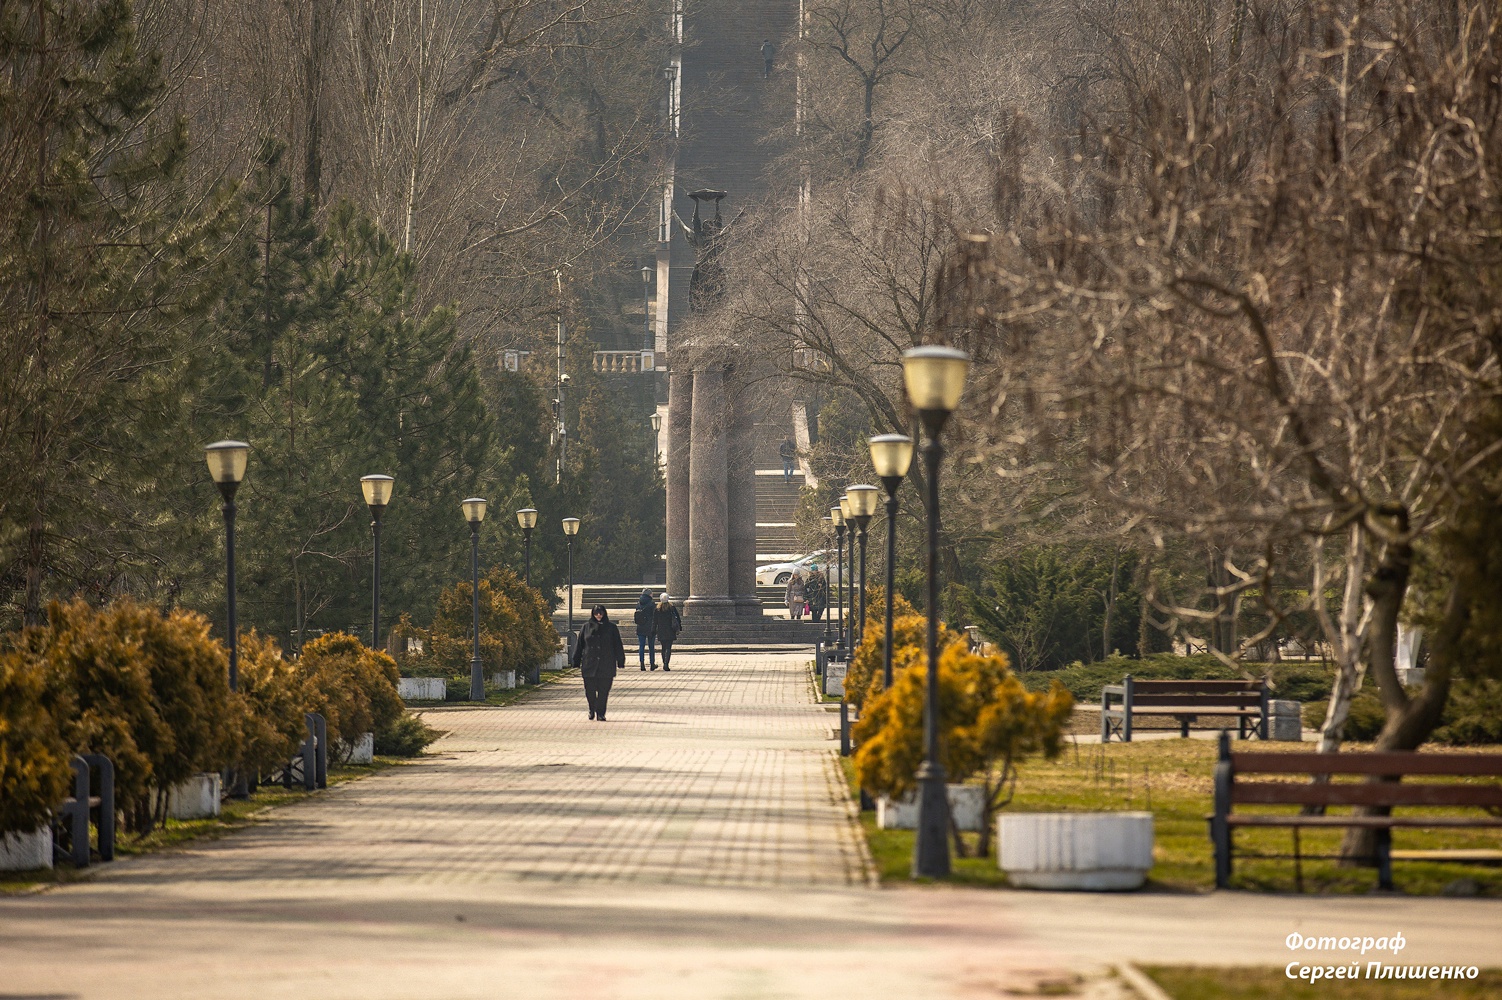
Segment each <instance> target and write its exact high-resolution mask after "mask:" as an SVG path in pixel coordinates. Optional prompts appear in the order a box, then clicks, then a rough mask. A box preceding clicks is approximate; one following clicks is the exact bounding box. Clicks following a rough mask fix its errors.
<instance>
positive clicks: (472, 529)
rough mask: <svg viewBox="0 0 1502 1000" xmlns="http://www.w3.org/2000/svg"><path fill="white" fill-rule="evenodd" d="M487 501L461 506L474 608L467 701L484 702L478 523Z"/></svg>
mask: <svg viewBox="0 0 1502 1000" xmlns="http://www.w3.org/2000/svg"><path fill="white" fill-rule="evenodd" d="M487 503H488V501H486V500H485V499H483V498H482V497H470V498H469V499H468V500H465V501H464V503H463V504H462V505H461V506H463V508H464V519H465V520H466V521H468V522H469V574H470V582H471V586H472V588H473V593H472V594H471V595H470V596H471V597H473V598H474V608H475V652H474V656H472V657H471V658H470V661H469V700H470V701H484V700H485V664H484V662H483V661H482V660H481V659H480V522H481V521H483V520H485V507H486V505H487Z"/></svg>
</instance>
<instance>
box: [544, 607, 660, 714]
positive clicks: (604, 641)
mask: <svg viewBox="0 0 1502 1000" xmlns="http://www.w3.org/2000/svg"><path fill="white" fill-rule="evenodd" d="M644 608H650V609H651V613H650V615H643V613H642V612H643V609H644ZM682 631H683V617H682V615H680V614H679V613H678V609H677V607H675V606H674V605H673V602H672V601H671V600H670V599H669V598H668V595H667V594H659V595H658V600H657V603H656V604H653V603H652V593H651V591H648V590H644V591H642V600H641V601H640V602H638V604H637V611H636V638H637V653H638V655H639V656H640V657H641V662H642V667H641V668H642V669H643V670H646V669H647V654H648V653H649V652H650V653H651V654H652V667H651V669H653V670H656V669H657V660H656V651H655V650H654V648H653V647H654V641H655V644H656V645H657V646H658V647H660V648H661V650H662V669H663V670H671V669H672V668H671V667H669V666H668V664H669V663H670V662H672V659H673V643H674V642H676V641H677V639H678V633H680V632H682ZM570 665H571V666H573V667H575V668H577V669H578V671H579V675H580V676H581V677H582V678H583V679H584V697H585V700H586V701H588V702H589V718H590V720H591V721H599V722H604V721H605V712H606V709H607V708H608V706H609V702H610V688H611V687H612V685H614V683H615V675H616V673H617V672H618V671H621V670H625V669H626V646H625V643H624V642H622V641H621V630H620V628H618V627H617V626H616V624H615V622H613V621H611V620H610V612H609V611H607V610H606V609H605V605H603V604H596V605H595V606H594V609H593V610H592V611H590V613H589V621H587V622H585V623H584V628H583V629H582V630H581V631H580V632H579V638H578V640H577V641H576V642H575V643H574V655H573V660H572V661H571V663H570Z"/></svg>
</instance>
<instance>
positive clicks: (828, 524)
mask: <svg viewBox="0 0 1502 1000" xmlns="http://www.w3.org/2000/svg"><path fill="white" fill-rule="evenodd" d="M823 521H824V530H825V531H826V532H830V531H833V530H834V519H833V518H832V517H828V516H826V517H824V518H823ZM824 537H825V538H828V537H829V536H828V535H825V536H824ZM824 565H825V567H826V568H827V567H828V566H829V562H828V560H825V563H824ZM829 597H830V592H829V590H827V589H826V590H825V592H824V608H823V610H822V611H821V614H822V615H823V616H824V645H825V646H828V645H829V619H830V614H829Z"/></svg>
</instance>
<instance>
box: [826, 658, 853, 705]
mask: <svg viewBox="0 0 1502 1000" xmlns="http://www.w3.org/2000/svg"><path fill="white" fill-rule="evenodd" d="M849 669H850V665H849V664H848V663H844V662H841V661H838V660H825V661H824V693H825V694H826V695H829V696H831V697H833V698H843V697H844V696H845V674H846V672H847V671H849Z"/></svg>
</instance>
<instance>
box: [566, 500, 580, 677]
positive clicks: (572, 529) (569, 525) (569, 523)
mask: <svg viewBox="0 0 1502 1000" xmlns="http://www.w3.org/2000/svg"><path fill="white" fill-rule="evenodd" d="M578 533H579V519H578V518H577V517H565V518H564V519H563V536H564V539H565V540H566V541H567V542H568V657H569V662H573V659H574V536H575V535H577V534H578Z"/></svg>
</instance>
